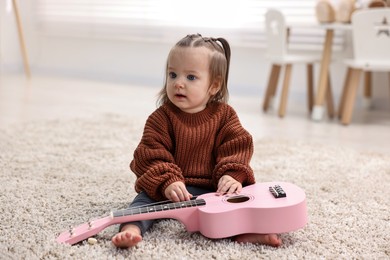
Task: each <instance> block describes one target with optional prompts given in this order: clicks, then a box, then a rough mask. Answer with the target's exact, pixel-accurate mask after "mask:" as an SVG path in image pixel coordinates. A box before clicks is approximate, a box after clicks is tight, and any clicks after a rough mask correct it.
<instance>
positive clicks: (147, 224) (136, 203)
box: [119, 186, 213, 236]
mask: <svg viewBox="0 0 390 260" xmlns="http://www.w3.org/2000/svg"><path fill="white" fill-rule="evenodd" d="M186 188H187V190H188V192H189V193H191V194H192V195H193V196H199V195H202V194H205V193H210V192H213V191H212V190H208V189H205V188H199V187H194V186H186ZM155 202H156V201H155V200H153V199H151V198H150V197H149V196H148V195H147V194H146V192H144V191H141V192H140V193H138V195H137V196H136V197H135V198H134V200H133V202H131V204H130V206H129V208H131V207H140V206H146V205H148V204H152V203H155ZM154 221H155V220H141V221H134V222H128V223H122V224H121V225H120V226H119V232H120V231H121V230H122V228H123V226H124V225H127V224H133V225H136V226H138V227H139V229H140V230H141V235H142V236H143V235H144V233H145V232H146V231H148V230H149V229H150V228H151V227H152V226H153V223H154Z"/></svg>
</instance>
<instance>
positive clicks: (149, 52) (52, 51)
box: [0, 0, 388, 101]
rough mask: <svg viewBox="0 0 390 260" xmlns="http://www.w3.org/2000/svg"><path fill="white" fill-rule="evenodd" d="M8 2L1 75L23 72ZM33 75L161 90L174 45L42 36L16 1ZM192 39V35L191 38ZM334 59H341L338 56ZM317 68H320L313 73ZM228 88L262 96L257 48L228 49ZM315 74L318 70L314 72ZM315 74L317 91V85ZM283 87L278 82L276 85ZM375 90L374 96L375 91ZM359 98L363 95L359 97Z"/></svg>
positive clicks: (335, 76) (1, 27) (299, 82)
mask: <svg viewBox="0 0 390 260" xmlns="http://www.w3.org/2000/svg"><path fill="white" fill-rule="evenodd" d="M7 2H8V0H7V1H1V3H0V14H1V16H0V55H1V69H2V71H4V72H8V71H17V72H19V73H22V72H23V66H22V58H21V55H20V48H19V44H18V36H17V30H16V24H15V19H14V15H13V12H11V13H9V12H7ZM19 2H21V3H22V4H20V6H19V7H20V13H21V16H22V19H23V25H24V31H25V39H26V44H27V47H28V53H29V59H30V64H31V70H32V75H33V76H34V75H42V74H43V75H50V76H52V75H61V76H72V77H81V78H89V79H97V80H105V81H116V82H123V83H126V84H129V85H131V84H138V85H153V86H161V85H162V83H163V75H164V67H165V62H166V56H167V54H168V52H169V49H170V47H171V46H172V45H173V44H174V42H176V41H177V40H178V39H172V43H141V42H132V41H125V40H110V39H91V38H88V37H85V38H65V37H54V36H48V35H43V34H40V32H39V31H37V28H34V26H33V24H34V22H33V20H32V19H33V17H32V16H30V15H29V13H30V8H31V5H32V3H31V2H32V1H23V2H22V1H19ZM189 33H193V32H189ZM334 56H336V57H337V56H343V54H342V53H336V54H335V55H334ZM317 68H318V67H317ZM230 71H231V72H230V73H231V74H230V79H229V86H230V91H231V93H232V94H237V93H240V94H250V95H259V96H261V95H263V93H264V88H265V86H266V82H267V79H268V73H269V64H268V62H267V61H266V60H265V58H264V50H263V49H261V48H243V47H238V46H232V62H231V69H230ZM317 72H318V70H317ZM344 73H345V67H344V65H343V64H342V62H335V63H334V64H332V67H331V75H332V85H333V90H334V95H335V96H336V101H337V99H338V96H339V94H340V92H341V85H342V84H343V78H344ZM317 76H318V73H316V78H315V85H317ZM280 82H281V80H280ZM374 84H375V85H386V84H388V78H387V77H385V76H384V75H374ZM305 88H306V74H305V68H304V66H303V65H297V66H295V67H294V69H293V76H292V79H291V87H290V96H291V98H295V99H297V100H301V99H302V100H303V99H304V98H305V97H306V89H305ZM377 89H378V90H377ZM360 92H361V91H360ZM387 92H388V88H377V87H375V89H374V96H375V97H376V98H378V99H385V98H386V100H387V98H388V94H385V93H387Z"/></svg>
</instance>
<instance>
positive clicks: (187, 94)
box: [166, 47, 219, 113]
mask: <svg viewBox="0 0 390 260" xmlns="http://www.w3.org/2000/svg"><path fill="white" fill-rule="evenodd" d="M210 55H211V53H210V50H208V49H207V48H205V47H176V48H175V49H174V50H172V51H171V53H170V55H169V58H168V67H167V69H168V70H167V84H166V91H167V95H168V98H169V100H170V101H171V102H172V103H173V104H174V105H176V106H177V107H178V108H180V109H181V110H182V111H184V112H187V113H197V112H200V111H202V110H203V109H205V108H206V105H207V103H208V101H209V99H210V97H211V96H213V95H215V94H216V93H217V92H218V90H219V82H217V81H214V82H213V83H212V82H210V73H209V67H210Z"/></svg>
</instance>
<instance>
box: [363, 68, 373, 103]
mask: <svg viewBox="0 0 390 260" xmlns="http://www.w3.org/2000/svg"><path fill="white" fill-rule="evenodd" d="M371 82H372V72H371V71H365V72H364V92H363V94H364V106H365V107H366V108H371V107H372V83H371Z"/></svg>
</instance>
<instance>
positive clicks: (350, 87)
mask: <svg viewBox="0 0 390 260" xmlns="http://www.w3.org/2000/svg"><path fill="white" fill-rule="evenodd" d="M361 73H362V70H361V69H352V70H351V75H350V79H349V81H348V84H347V92H346V97H345V104H344V111H343V115H342V117H341V123H342V124H343V125H348V124H349V123H350V122H351V118H352V112H353V107H354V104H355V99H356V92H357V88H358V86H359V79H360V74H361Z"/></svg>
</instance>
